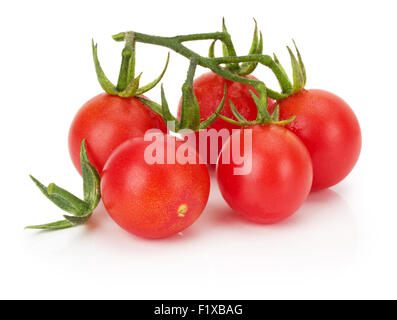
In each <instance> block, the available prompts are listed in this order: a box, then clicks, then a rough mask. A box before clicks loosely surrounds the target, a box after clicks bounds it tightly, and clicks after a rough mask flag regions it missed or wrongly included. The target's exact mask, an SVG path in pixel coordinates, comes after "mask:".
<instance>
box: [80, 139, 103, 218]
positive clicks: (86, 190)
mask: <svg viewBox="0 0 397 320" xmlns="http://www.w3.org/2000/svg"><path fill="white" fill-rule="evenodd" d="M80 163H81V172H82V175H83V194H84V201H85V202H86V203H87V204H88V207H89V209H90V210H91V211H92V210H94V209H95V208H96V207H97V205H98V203H99V201H100V200H101V186H100V184H101V178H100V177H99V173H98V171H97V170H96V169H95V167H94V166H93V165H92V164H91V163H90V162H89V160H88V157H87V149H86V145H85V140H83V142H82V143H81V149H80Z"/></svg>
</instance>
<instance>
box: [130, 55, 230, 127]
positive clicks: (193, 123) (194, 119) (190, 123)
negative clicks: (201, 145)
mask: <svg viewBox="0 0 397 320" xmlns="http://www.w3.org/2000/svg"><path fill="white" fill-rule="evenodd" d="M196 67H197V60H196V59H192V60H191V61H190V65H189V70H188V73H187V77H186V80H185V83H184V84H183V86H182V108H181V118H180V120H178V119H177V118H176V117H174V116H173V115H172V113H171V111H170V109H169V107H168V102H167V99H166V97H165V93H164V87H163V85H161V104H158V103H156V102H153V101H151V100H148V99H146V98H144V97H138V99H139V100H140V101H142V102H143V103H144V104H145V105H146V106H148V107H149V108H150V109H152V110H153V111H154V112H156V113H158V114H159V115H160V116H161V117H162V118H163V119H164V122H165V123H166V125H167V128H168V129H169V130H171V131H173V132H180V131H183V130H185V131H186V130H192V131H199V130H202V129H205V128H207V127H209V126H210V125H211V124H212V123H213V122H214V121H215V120H216V119H217V118H218V117H219V116H220V112H221V111H222V108H223V106H224V105H225V100H226V90H227V89H226V85H225V89H224V95H223V98H222V100H221V102H220V104H219V105H218V107H217V108H216V110H215V112H214V113H213V114H212V115H210V116H209V117H208V118H207V119H206V120H204V121H203V122H200V107H199V104H198V101H197V98H196V95H195V93H194V90H193V78H194V74H195V72H196Z"/></svg>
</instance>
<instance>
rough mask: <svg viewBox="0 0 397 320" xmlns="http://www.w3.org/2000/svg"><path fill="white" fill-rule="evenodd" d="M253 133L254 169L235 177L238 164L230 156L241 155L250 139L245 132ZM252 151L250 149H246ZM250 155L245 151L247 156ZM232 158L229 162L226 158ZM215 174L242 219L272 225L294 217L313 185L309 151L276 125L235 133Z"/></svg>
mask: <svg viewBox="0 0 397 320" xmlns="http://www.w3.org/2000/svg"><path fill="white" fill-rule="evenodd" d="M246 130H252V131H251V132H252V150H251V153H250V154H251V155H252V166H251V170H250V171H247V172H246V174H240V175H237V174H236V169H238V168H240V169H241V168H242V167H243V166H244V164H242V163H238V162H237V161H236V160H235V159H234V158H233V157H232V156H231V155H232V153H231V152H232V151H233V148H238V147H236V145H235V144H234V142H233V139H239V140H240V141H241V144H240V148H241V149H240V150H239V151H240V154H243V151H244V149H245V148H246V144H247V143H249V142H248V141H249V140H246V139H244V135H245V134H244V131H246ZM247 149H249V148H247ZM247 151H248V152H249V150H246V151H245V153H246V154H248V153H247ZM228 154H229V155H230V163H227V161H225V159H227V158H228V156H227V155H228ZM216 175H217V180H218V185H219V188H220V190H221V193H222V195H223V198H224V199H225V200H226V202H227V203H228V204H229V205H230V207H231V208H232V209H234V210H235V211H236V212H237V213H238V214H240V215H241V216H243V217H245V218H247V219H249V220H251V221H254V222H257V223H264V224H270V223H275V222H278V221H281V220H283V219H285V218H287V217H289V216H291V215H292V214H293V213H294V212H295V211H296V210H297V209H298V208H299V207H300V206H301V205H302V203H303V202H304V200H305V199H306V197H307V195H308V194H309V192H310V188H311V184H312V175H313V172H312V164H311V160H310V155H309V152H308V151H307V149H306V147H305V145H304V144H303V143H302V142H301V141H300V139H299V138H298V137H297V136H296V135H295V134H293V133H292V132H291V131H289V130H287V129H285V128H283V127H280V126H276V125H256V126H253V127H247V128H244V129H242V130H239V131H235V132H234V133H233V134H232V136H231V138H230V139H229V140H228V141H227V142H226V143H225V144H224V146H223V148H222V151H221V153H220V155H219V159H218V164H217V169H216Z"/></svg>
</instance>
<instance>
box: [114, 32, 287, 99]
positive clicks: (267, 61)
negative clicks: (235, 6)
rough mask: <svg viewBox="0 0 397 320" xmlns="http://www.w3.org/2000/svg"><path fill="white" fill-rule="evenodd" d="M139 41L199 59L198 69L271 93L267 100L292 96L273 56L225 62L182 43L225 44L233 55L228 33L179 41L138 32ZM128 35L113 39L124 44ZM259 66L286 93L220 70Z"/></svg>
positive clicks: (209, 34) (191, 36) (185, 38)
mask: <svg viewBox="0 0 397 320" xmlns="http://www.w3.org/2000/svg"><path fill="white" fill-rule="evenodd" d="M134 35H135V39H136V41H138V42H142V43H146V44H153V45H158V46H162V47H166V48H169V49H171V50H173V51H175V52H177V53H179V54H180V55H182V56H184V57H186V58H188V59H190V60H192V59H195V60H196V61H197V65H200V66H202V67H204V68H208V69H210V70H211V71H212V72H214V73H216V74H218V75H220V76H221V77H223V78H225V79H228V80H231V81H235V82H239V83H243V84H247V85H250V86H253V87H254V88H255V89H257V90H258V88H259V90H261V91H263V89H264V90H266V91H267V96H268V97H270V98H273V99H284V98H286V97H287V96H288V94H287V92H288V91H287V89H288V83H289V80H288V78H286V77H285V74H284V73H282V72H281V71H280V70H279V67H278V66H277V64H275V63H274V61H273V60H272V58H271V57H270V56H266V55H249V56H245V57H237V56H229V57H224V58H207V57H203V56H201V55H199V54H197V53H195V52H194V51H192V50H190V49H189V48H187V47H185V46H184V45H183V44H182V42H184V41H196V40H210V39H213V40H215V39H216V40H217V39H219V40H221V41H222V42H223V43H224V44H225V45H226V46H230V48H229V47H228V49H229V50H231V52H233V50H234V49H232V48H231V47H232V46H233V44H232V43H231V40H230V35H229V34H228V33H226V32H215V33H201V34H190V35H182V36H175V37H161V36H152V35H148V34H144V33H139V32H134ZM125 36H126V33H125V32H122V33H118V34H116V35H114V36H113V39H114V40H116V41H124V40H125ZM229 61H230V62H231V63H233V62H259V63H261V64H263V65H265V66H266V67H269V68H270V69H272V70H273V71H274V73H275V75H276V77H277V79H278V81H279V83H280V86H281V89H282V91H283V92H282V93H278V92H276V91H274V90H270V89H267V88H266V86H265V84H264V83H263V82H262V81H259V80H254V79H249V78H246V77H243V76H239V75H237V74H235V73H233V72H231V71H229V70H227V69H225V68H222V67H220V66H219V64H222V63H227V62H229Z"/></svg>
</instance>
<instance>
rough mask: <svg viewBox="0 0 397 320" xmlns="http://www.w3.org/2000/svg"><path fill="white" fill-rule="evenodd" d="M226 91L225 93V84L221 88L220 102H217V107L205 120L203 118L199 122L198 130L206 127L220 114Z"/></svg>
mask: <svg viewBox="0 0 397 320" xmlns="http://www.w3.org/2000/svg"><path fill="white" fill-rule="evenodd" d="M226 93H227V86H226V84H225V88H224V90H223V98H222V100H221V102H220V103H219V106H218V108H216V110H215V112H214V113H213V114H211V115H210V116H209V117H208V118H207V119H206V120H204V121H203V122H201V123H200V126H199V129H200V130H202V129H206V128H208V127H209V126H210V125H211V124H212V123H213V122H214V121H215V120H216V119H217V118H218V117H219V116H220V113H221V111H222V109H223V107H224V105H225V101H226Z"/></svg>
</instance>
